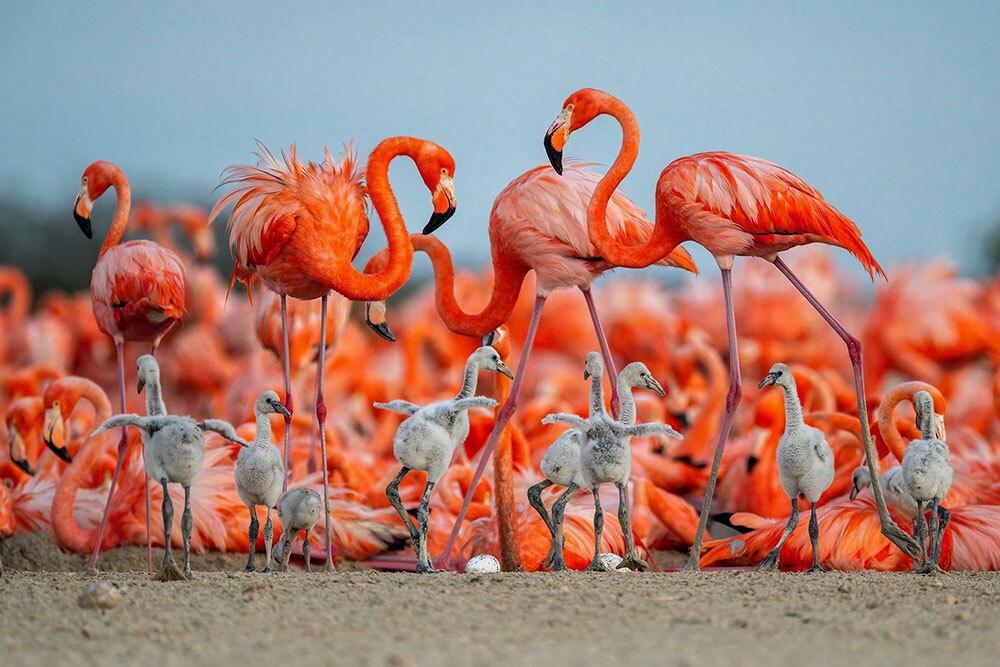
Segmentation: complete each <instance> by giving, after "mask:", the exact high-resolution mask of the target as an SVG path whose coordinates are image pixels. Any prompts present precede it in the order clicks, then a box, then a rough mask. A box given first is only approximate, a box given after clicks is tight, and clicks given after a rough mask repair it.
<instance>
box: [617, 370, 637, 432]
mask: <svg viewBox="0 0 1000 667" xmlns="http://www.w3.org/2000/svg"><path fill="white" fill-rule="evenodd" d="M618 400H619V401H621V412H620V413H619V415H618V421H620V422H621V423H622V424H625V425H626V426H634V425H635V396H633V395H632V385H631V384H629V382H628V380H626V379H625V373H624V372H622V373H619V374H618Z"/></svg>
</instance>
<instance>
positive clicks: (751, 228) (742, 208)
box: [545, 88, 918, 570]
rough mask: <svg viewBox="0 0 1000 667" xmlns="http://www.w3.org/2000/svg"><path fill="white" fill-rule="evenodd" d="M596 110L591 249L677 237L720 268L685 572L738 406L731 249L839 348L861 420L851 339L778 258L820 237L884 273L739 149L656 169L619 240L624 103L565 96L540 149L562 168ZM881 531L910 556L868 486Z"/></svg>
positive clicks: (650, 256) (796, 183) (832, 220)
mask: <svg viewBox="0 0 1000 667" xmlns="http://www.w3.org/2000/svg"><path fill="white" fill-rule="evenodd" d="M601 114H608V115H610V116H613V117H614V118H615V119H616V120H617V121H618V122H619V123H620V124H621V126H622V132H623V141H622V147H621V150H620V151H619V153H618V156H617V157H616V158H615V161H614V163H613V164H612V165H611V168H610V169H609V170H608V172H607V174H605V176H604V178H602V179H601V182H600V183H599V184H598V186H597V188H596V189H595V190H594V196H593V198H592V199H591V201H590V206H589V208H588V210H587V229H588V233H589V235H590V240H591V241H592V242H593V244H594V246H595V248H596V249H597V253H599V254H600V255H601V256H603V257H604V258H605V259H606V260H607V261H608V262H610V263H612V264H615V265H618V266H627V267H633V268H641V267H644V266H648V265H650V264H652V263H653V262H656V261H657V260H659V259H660V258H662V257H663V256H664V255H665V254H666V253H668V252H671V251H673V250H674V249H675V248H676V247H677V246H678V244H680V243H683V242H684V241H694V242H696V243H698V244H699V245H701V246H703V247H704V248H706V249H707V250H708V251H709V252H711V253H712V255H714V256H715V259H716V261H717V262H718V264H719V268H720V269H721V271H722V288H723V292H724V296H725V302H726V324H727V327H728V331H729V366H730V386H729V393H728V395H727V399H726V412H725V417H724V418H723V422H722V429H721V431H720V433H719V440H718V443H717V444H716V449H715V457H714V459H713V461H712V471H711V474H710V475H709V479H708V485H707V487H706V489H705V498H704V501H703V502H702V508H701V518H700V522H699V527H698V532H697V534H696V536H695V543H694V546H693V547H692V548H691V555H690V557H689V559H688V562H687V565H686V566H685V569H687V570H697V569H698V558H699V554H700V553H701V544H702V537H703V535H704V529H705V527H706V525H707V523H708V513H709V509H710V507H711V504H712V496H713V493H714V491H715V481H716V479H717V477H718V473H719V464H720V462H721V460H722V453H723V450H724V448H725V444H726V439H727V438H728V436H729V430H730V427H731V426H732V419H733V415H734V414H735V412H736V408H737V406H738V405H739V402H740V398H741V397H742V394H743V390H742V386H741V378H740V368H739V356H738V351H737V342H736V322H735V317H734V315H733V300H732V277H731V270H732V266H733V259H734V257H736V256H737V255H740V256H751V257H762V258H764V259H766V260H768V261H770V262H772V263H773V264H774V265H775V266H776V267H777V268H778V270H779V271H781V273H782V274H784V276H785V277H786V278H788V280H789V281H791V283H792V284H793V285H794V286H795V288H796V289H797V290H798V291H799V292H800V293H801V294H802V295H803V296H804V297H805V298H806V300H807V301H809V303H810V304H811V305H812V306H813V307H814V308H815V309H816V310H817V311H818V312H819V314H820V315H821V316H822V317H823V319H825V320H826V321H827V323H828V324H829V325H830V326H831V327H833V329H834V331H836V332H837V334H838V335H839V336H840V337H841V338H842V339H843V341H844V342H845V343H846V344H847V350H848V353H849V355H850V357H851V365H852V366H853V367H854V384H855V392H856V394H857V401H858V414H859V415H860V417H861V422H862V423H864V424H867V423H868V411H867V407H866V405H865V387H864V377H863V374H862V358H861V342H860V341H859V340H858V339H857V338H856V337H854V336H853V335H851V334H850V333H849V332H848V331H847V329H845V328H844V327H843V325H841V324H840V322H838V321H837V319H836V318H835V317H834V316H833V315H832V314H831V313H830V312H829V311H828V310H826V308H824V307H823V305H822V304H821V303H820V302H819V301H818V300H817V299H816V297H815V296H813V294H812V293H811V292H810V291H809V290H808V289H807V288H806V286H805V285H804V284H803V283H802V282H801V281H800V280H799V279H798V277H796V276H795V274H794V273H792V271H791V270H790V269H789V268H788V266H787V265H786V264H785V263H784V261H782V259H781V258H780V257H779V256H778V253H780V252H782V251H784V250H788V249H789V248H794V247H795V246H799V245H804V244H806V243H817V242H818V243H827V244H830V245H835V246H839V247H841V248H844V249H845V250H847V251H848V252H850V253H851V254H852V255H854V256H855V257H856V258H857V259H858V261H860V262H861V264H862V266H864V268H865V270H866V271H867V272H868V274H869V276H870V277H872V278H874V274H875V273H878V274H879V275H881V276H883V277H884V276H885V274H884V272H883V271H882V267H880V266H879V264H878V262H877V261H876V260H875V258H874V257H873V256H872V254H871V252H870V251H869V250H868V248H867V247H866V246H865V244H864V242H863V241H862V240H861V232H860V231H859V230H858V228H857V226H856V225H855V224H854V223H853V222H851V221H850V220H849V219H848V218H847V217H845V216H844V215H843V214H841V213H840V212H839V211H837V209H835V208H834V207H833V206H831V205H830V204H828V203H827V202H826V201H825V200H824V199H823V196H822V195H821V194H820V193H819V192H817V191H816V190H815V189H813V188H812V187H811V186H809V184H807V183H806V182H805V181H803V180H802V179H801V178H799V177H798V176H796V175H795V174H793V173H792V172H790V171H788V170H787V169H784V168H782V167H779V166H778V165H776V164H774V163H773V162H768V161H767V160H762V159H760V158H756V157H750V156H746V155H734V154H732V153H724V152H711V153H698V154H695V155H691V156H688V157H682V158H679V159H677V160H674V161H673V162H671V163H670V164H669V165H667V167H666V168H665V169H664V170H663V172H662V173H661V174H660V178H659V181H658V182H657V186H656V225H655V227H654V228H653V232H652V235H651V236H650V238H649V240H648V241H646V242H644V243H638V244H635V243H633V244H629V243H623V242H622V240H621V239H619V238H616V237H615V235H614V233H613V231H612V230H613V228H610V229H609V225H608V219H607V218H608V215H607V210H608V201H609V199H610V198H611V196H612V193H613V192H614V190H615V188H617V187H618V184H619V183H621V182H622V180H623V179H624V178H625V176H626V175H627V174H628V173H629V171H631V169H632V165H633V164H634V163H635V159H636V156H637V155H638V152H639V124H638V122H637V121H636V118H635V115H634V114H633V113H632V111H631V110H630V109H629V108H628V107H627V106H626V105H625V103H624V102H622V101H621V100H619V99H617V98H616V97H613V96H612V95H609V94H608V93H605V92H603V91H600V90H596V89H593V88H584V89H581V90H578V91H577V92H575V93H573V94H572V95H570V96H569V97H568V98H567V99H566V101H565V102H564V103H563V109H562V111H561V112H560V113H559V115H558V116H557V117H556V119H555V121H553V123H552V124H551V125H550V126H549V129H548V131H547V132H546V134H545V150H546V152H547V154H548V156H549V160H550V162H551V163H552V167H553V168H554V169H555V170H556V171H557V172H562V171H563V166H562V150H563V147H564V146H565V144H566V141H567V140H568V139H569V135H570V133H571V132H573V131H575V130H578V129H580V128H581V127H583V126H584V125H586V124H587V123H589V122H590V121H592V120H593V119H594V118H596V117H597V116H599V115H601ZM862 435H863V438H864V445H865V452H866V454H867V460H868V466H869V468H870V471H871V474H872V478H873V480H877V478H878V470H877V469H876V467H875V466H876V465H877V461H878V456H877V455H876V452H875V445H874V444H873V442H872V438H871V434H870V433H868V432H867V430H863V431H862ZM872 490H873V492H874V494H875V498H876V503H877V505H878V510H879V520H880V524H881V529H882V533H883V534H884V535H885V536H886V537H887V538H889V539H890V540H891V541H892V542H893V543H894V544H896V546H898V547H899V548H900V549H902V550H903V551H905V552H907V553H908V554H909V555H911V556H914V555H916V554H917V553H918V547H917V544H916V542H915V541H914V540H913V539H912V538H911V537H910V536H909V535H907V534H906V533H905V532H903V531H902V530H901V529H900V528H899V526H897V525H896V523H895V522H894V521H893V520H892V517H890V516H889V513H888V511H887V510H886V507H885V499H884V498H883V496H882V489H881V487H880V486H879V484H878V482H877V481H874V482H873V484H872Z"/></svg>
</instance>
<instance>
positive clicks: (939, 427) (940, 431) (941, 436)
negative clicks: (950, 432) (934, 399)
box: [934, 413, 948, 442]
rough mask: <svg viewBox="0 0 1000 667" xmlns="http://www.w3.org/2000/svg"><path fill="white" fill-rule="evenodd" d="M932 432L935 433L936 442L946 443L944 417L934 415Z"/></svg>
mask: <svg viewBox="0 0 1000 667" xmlns="http://www.w3.org/2000/svg"><path fill="white" fill-rule="evenodd" d="M934 431H935V433H937V437H938V440H941V441H942V442H946V441H947V439H948V438H947V432H946V431H945V428H944V415H939V414H937V413H935V414H934Z"/></svg>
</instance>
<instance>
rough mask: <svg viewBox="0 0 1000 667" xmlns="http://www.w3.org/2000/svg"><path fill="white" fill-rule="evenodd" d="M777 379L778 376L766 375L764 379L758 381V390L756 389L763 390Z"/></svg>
mask: <svg viewBox="0 0 1000 667" xmlns="http://www.w3.org/2000/svg"><path fill="white" fill-rule="evenodd" d="M777 378H778V376H777V375H775V374H774V373H768V374H767V375H766V376H765V377H764V379H763V380H761V381H760V384H758V385H757V388H758V389H763V388H764V387H767V386H769V385H772V384H774V381H775V380H776V379H777Z"/></svg>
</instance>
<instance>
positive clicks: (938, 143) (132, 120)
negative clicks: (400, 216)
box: [0, 1, 1000, 269]
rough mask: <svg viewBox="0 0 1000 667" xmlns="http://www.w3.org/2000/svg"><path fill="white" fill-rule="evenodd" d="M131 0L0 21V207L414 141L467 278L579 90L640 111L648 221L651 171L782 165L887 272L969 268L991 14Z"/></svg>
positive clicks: (193, 183)
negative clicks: (855, 233)
mask: <svg viewBox="0 0 1000 667" xmlns="http://www.w3.org/2000/svg"><path fill="white" fill-rule="evenodd" d="M140 4H142V3H107V2H100V1H91V2H86V3H77V2H72V3H71V2H48V3H43V2H39V3H27V2H17V3H14V2H10V3H4V4H3V7H2V8H0V43H2V44H3V47H2V49H3V53H4V57H3V58H0V89H2V90H4V91H5V93H4V96H3V99H2V100H0V192H5V193H8V194H9V193H14V194H16V195H18V196H20V197H22V198H23V199H25V200H26V201H28V202H31V203H33V204H37V205H38V206H43V207H65V208H67V210H68V207H69V205H70V202H72V199H73V196H74V195H75V192H76V189H77V187H78V183H79V176H80V173H81V171H82V170H83V168H84V167H85V166H86V165H87V164H88V163H89V162H90V161H92V160H94V159H97V158H103V159H109V160H112V161H115V162H117V163H118V164H119V165H120V166H121V167H122V168H123V169H124V170H125V173H126V174H127V175H128V176H129V178H130V180H131V181H132V183H133V187H134V188H136V189H139V190H146V191H154V190H156V191H159V190H163V191H168V192H184V193H194V194H195V195H199V194H200V195H201V196H203V197H205V198H206V199H207V197H208V193H209V191H210V190H211V189H212V188H213V187H214V186H215V184H216V182H217V180H218V176H219V173H220V171H221V170H222V168H223V167H225V166H226V165H229V164H232V163H245V162H247V161H249V160H250V159H251V156H250V153H251V151H252V150H253V147H254V144H253V139H254V138H260V139H261V140H262V141H264V142H265V144H267V145H268V146H269V147H271V148H272V149H274V150H277V149H280V148H281V147H283V146H287V145H288V144H289V143H290V142H292V141H295V142H297V144H298V146H299V150H300V153H301V154H302V155H303V156H305V157H310V158H319V157H321V156H322V147H323V145H329V146H330V147H331V149H334V150H335V152H336V151H337V150H339V147H340V145H341V144H342V143H343V142H345V141H347V140H350V139H353V140H355V142H356V143H357V145H358V147H359V149H360V150H361V151H362V152H363V153H367V151H369V150H370V149H371V148H372V146H374V144H375V143H376V142H377V141H378V140H379V139H381V138H383V137H385V136H389V135H394V134H412V135H415V136H421V137H425V138H428V139H433V140H435V141H437V142H439V143H441V144H442V145H444V146H445V147H446V148H448V149H449V150H450V151H451V153H452V155H454V157H455V159H456V162H457V164H458V168H457V176H456V190H457V193H458V213H457V215H456V217H455V218H454V219H453V220H452V222H450V223H449V224H448V225H446V226H445V227H444V228H443V229H442V230H441V232H440V233H439V235H440V236H441V237H442V238H443V239H444V240H445V242H446V243H448V244H449V245H450V246H452V247H453V248H454V249H455V253H456V256H457V258H458V260H459V261H464V262H465V263H474V262H477V261H480V260H482V259H483V258H485V257H487V256H488V237H487V231H486V225H487V216H488V214H489V209H490V205H491V203H492V200H493V197H494V196H495V195H496V193H498V192H499V191H500V190H501V189H502V188H503V186H504V185H505V184H506V183H507V182H508V181H510V180H511V179H512V178H514V177H515V176H517V175H519V174H520V173H521V172H523V171H525V170H527V169H528V168H531V167H533V166H535V165H537V164H541V163H542V162H544V160H545V155H544V151H543V149H542V143H541V139H542V135H543V133H544V130H545V128H546V127H547V126H548V124H549V122H550V121H551V120H552V118H553V117H554V116H555V114H556V113H557V112H558V111H559V108H560V105H561V103H562V101H563V100H564V99H565V97H566V96H567V95H568V94H569V93H570V92H572V91H573V90H575V89H577V88H579V87H582V86H594V87H599V88H603V89H605V90H608V91H609V92H612V93H614V94H615V95H617V96H619V97H621V98H622V99H623V100H625V101H626V102H627V103H628V104H629V105H630V106H631V107H632V109H633V110H634V111H635V113H636V115H637V117H638V119H639V122H640V125H641V127H642V131H643V141H642V147H641V151H640V155H639V160H638V162H637V164H636V168H635V170H634V171H633V172H632V174H631V176H630V177H629V178H628V179H627V180H626V181H625V184H624V189H625V191H626V193H627V194H629V195H630V196H632V197H633V198H634V199H635V200H636V201H637V202H638V203H639V204H640V205H641V206H643V207H644V208H645V209H646V210H647V211H652V203H653V202H652V196H653V188H654V185H655V180H656V177H657V175H658V174H659V171H660V170H661V169H662V168H663V166H665V165H666V164H667V163H669V162H670V161H671V160H673V159H674V158H676V157H679V156H681V155H686V154H689V153H693V152H697V151H703V150H716V149H721V150H729V151H733V152H741V153H750V154H755V155H759V156H761V157H765V158H768V159H771V160H774V161H775V162H778V163H779V164H782V165H783V166H785V167H788V168H790V169H792V170H793V171H795V172H797V173H798V174H799V175H801V176H802V177H804V178H805V179H806V180H807V181H809V182H810V183H811V184H812V185H813V186H815V187H816V188H818V189H819V190H820V191H822V192H823V193H824V195H825V196H826V197H827V199H829V200H830V201H831V202H833V203H834V204H835V205H836V206H837V207H838V208H840V209H841V210H842V211H843V212H844V213H846V214H847V215H848V216H850V217H851V218H853V219H854V220H855V221H856V222H857V223H858V224H859V225H860V227H861V228H862V230H863V232H864V235H865V239H866V240H867V241H868V242H869V244H870V245H871V247H872V250H873V251H874V252H875V254H876V256H877V257H879V259H880V260H882V261H883V263H885V264H887V265H891V264H893V263H896V262H900V261H903V260H905V259H907V258H910V257H921V258H926V257H930V256H933V255H937V254H942V253H945V254H948V255H950V256H952V257H954V258H956V259H959V260H964V261H968V262H970V264H969V265H970V266H973V264H971V262H974V261H975V260H978V259H979V250H978V243H979V242H980V240H981V239H982V235H983V230H984V228H985V227H986V226H987V225H989V224H991V223H995V222H997V221H1000V190H998V188H997V186H996V184H995V176H996V172H997V167H998V156H1000V123H998V121H997V119H998V109H1000V40H998V39H997V37H996V28H997V26H998V25H1000V3H995V2H983V3H974V2H968V3H948V5H949V6H947V7H945V6H943V3H942V6H936V7H935V6H929V5H928V6H919V7H918V6H916V3H894V2H879V3H870V2H838V3H830V6H827V7H819V6H808V7H804V6H802V5H803V4H806V3H770V2H732V3H730V2H714V3H678V4H676V5H668V4H664V3H648V4H643V3H628V5H627V6H626V3H608V2H594V3H588V2H573V3H565V4H557V3H537V2H524V3H520V2H504V3H489V4H488V5H487V3H454V2H452V3H426V2H423V3H377V2H373V3H350V4H346V3H345V4H344V6H342V7H334V6H331V5H332V4H333V3H317V6H311V5H306V4H303V5H296V7H295V8H292V9H285V8H283V7H279V5H284V4H285V3H274V2H271V3H266V4H265V3H244V2H213V3H200V2H199V3H194V2H172V3H169V5H170V6H169V7H162V8H156V9H147V8H143V7H140V6H139V5H140ZM164 4H167V3H164ZM362 4H364V5H366V6H361V5H362ZM809 4H810V5H811V4H812V3H809ZM816 4H818V3H816ZM203 5H209V6H207V7H206V6H203ZM480 5H482V6H480ZM956 5H957V6H956ZM619 141H620V135H619V130H618V127H617V125H616V124H615V123H614V121H612V120H610V119H602V120H600V121H599V122H595V123H593V124H592V125H591V126H589V127H588V128H587V129H586V130H585V131H584V132H580V133H578V134H576V135H574V137H573V139H572V141H571V143H570V145H569V148H568V149H567V155H575V156H578V157H581V158H584V159H587V160H589V161H594V162H599V163H602V164H607V163H609V162H610V161H611V160H612V159H613V156H614V154H615V152H616V150H617V146H618V144H619ZM390 176H391V178H392V181H393V185H394V188H395V189H396V191H397V194H398V195H399V197H400V201H401V204H402V208H403V213H404V216H405V217H406V219H407V220H408V222H409V226H410V228H411V229H414V230H416V229H419V227H420V226H422V224H423V223H424V222H425V219H426V218H427V216H428V215H429V211H430V200H429V196H428V194H427V192H426V190H425V189H424V188H423V186H422V184H421V183H420V181H419V178H418V177H417V175H416V172H415V171H414V170H413V168H412V166H411V165H409V164H404V163H403V162H402V161H398V162H396V163H394V165H393V168H392V171H391V174H390ZM73 232H74V230H72V228H71V227H70V228H67V233H73ZM379 239H380V235H379V234H373V236H372V240H371V243H372V244H374V243H376V242H377V241H378V240H379ZM705 257H706V256H704V255H699V256H698V259H699V260H700V262H701V263H702V264H703V265H704V266H705V267H706V268H708V269H710V268H711V265H710V264H707V263H706V259H705ZM422 263H424V262H422V260H418V264H422Z"/></svg>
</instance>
